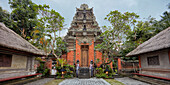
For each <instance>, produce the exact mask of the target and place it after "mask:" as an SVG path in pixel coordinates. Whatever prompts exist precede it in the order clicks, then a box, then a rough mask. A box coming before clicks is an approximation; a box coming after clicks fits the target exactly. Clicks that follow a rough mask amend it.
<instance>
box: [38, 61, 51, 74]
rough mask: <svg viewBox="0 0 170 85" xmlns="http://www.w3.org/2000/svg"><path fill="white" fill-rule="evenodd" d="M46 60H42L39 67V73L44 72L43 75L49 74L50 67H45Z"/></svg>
mask: <svg viewBox="0 0 170 85" xmlns="http://www.w3.org/2000/svg"><path fill="white" fill-rule="evenodd" d="M44 63H45V62H40V66H39V67H37V73H42V76H49V71H50V70H49V69H47V68H45V65H44Z"/></svg>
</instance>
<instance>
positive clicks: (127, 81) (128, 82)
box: [115, 77, 151, 85]
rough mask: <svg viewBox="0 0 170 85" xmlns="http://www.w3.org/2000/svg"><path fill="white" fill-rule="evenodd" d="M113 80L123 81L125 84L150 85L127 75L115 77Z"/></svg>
mask: <svg viewBox="0 0 170 85" xmlns="http://www.w3.org/2000/svg"><path fill="white" fill-rule="evenodd" d="M115 80H117V81H120V82H122V83H124V84H125V85H151V84H148V83H145V82H141V81H138V80H135V79H131V78H129V77H123V78H115Z"/></svg>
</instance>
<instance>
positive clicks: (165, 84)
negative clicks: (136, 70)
mask: <svg viewBox="0 0 170 85" xmlns="http://www.w3.org/2000/svg"><path fill="white" fill-rule="evenodd" d="M131 78H133V79H137V80H140V81H143V82H147V83H149V84H151V85H170V81H166V80H161V79H155V78H150V77H144V76H137V75H134V76H133V77H131Z"/></svg>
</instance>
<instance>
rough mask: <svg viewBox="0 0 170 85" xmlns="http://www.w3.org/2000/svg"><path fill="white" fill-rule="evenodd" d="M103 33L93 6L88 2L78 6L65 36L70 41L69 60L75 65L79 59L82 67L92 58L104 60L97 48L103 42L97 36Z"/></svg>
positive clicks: (68, 47)
mask: <svg viewBox="0 0 170 85" xmlns="http://www.w3.org/2000/svg"><path fill="white" fill-rule="evenodd" d="M101 33H102V32H101V30H100V27H99V26H98V23H97V21H96V18H95V16H94V14H93V8H89V7H88V5H87V4H82V5H81V6H80V8H76V14H75V16H74V17H73V21H72V23H71V27H70V28H69V29H68V33H67V35H66V36H65V38H64V39H65V41H66V42H67V43H68V46H67V49H68V51H69V52H68V53H67V58H66V59H67V62H68V63H69V64H71V65H73V64H74V63H76V61H77V60H79V61H80V63H79V64H80V67H88V66H89V65H90V61H91V60H93V61H94V62H95V61H96V60H97V59H99V60H100V61H102V53H101V52H99V51H98V50H97V49H95V46H96V45H97V44H100V43H101V42H102V39H100V38H97V37H98V36H99V35H100V34H101ZM100 64H101V62H99V63H98V64H97V65H98V66H99V65H100Z"/></svg>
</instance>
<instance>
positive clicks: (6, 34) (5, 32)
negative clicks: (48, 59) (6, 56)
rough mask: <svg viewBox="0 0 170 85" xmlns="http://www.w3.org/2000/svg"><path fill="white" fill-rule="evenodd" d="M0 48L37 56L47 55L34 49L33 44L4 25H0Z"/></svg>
mask: <svg viewBox="0 0 170 85" xmlns="http://www.w3.org/2000/svg"><path fill="white" fill-rule="evenodd" d="M0 46H3V47H7V48H10V49H15V50H19V51H24V52H28V53H32V54H36V55H45V53H44V52H43V51H41V50H39V49H37V48H36V47H34V46H33V45H32V44H30V43H29V42H28V41H26V40H25V39H23V38H22V37H21V36H19V35H18V34H17V33H15V32H14V31H12V30H11V29H9V28H7V27H6V26H5V25H4V24H2V23H0Z"/></svg>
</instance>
